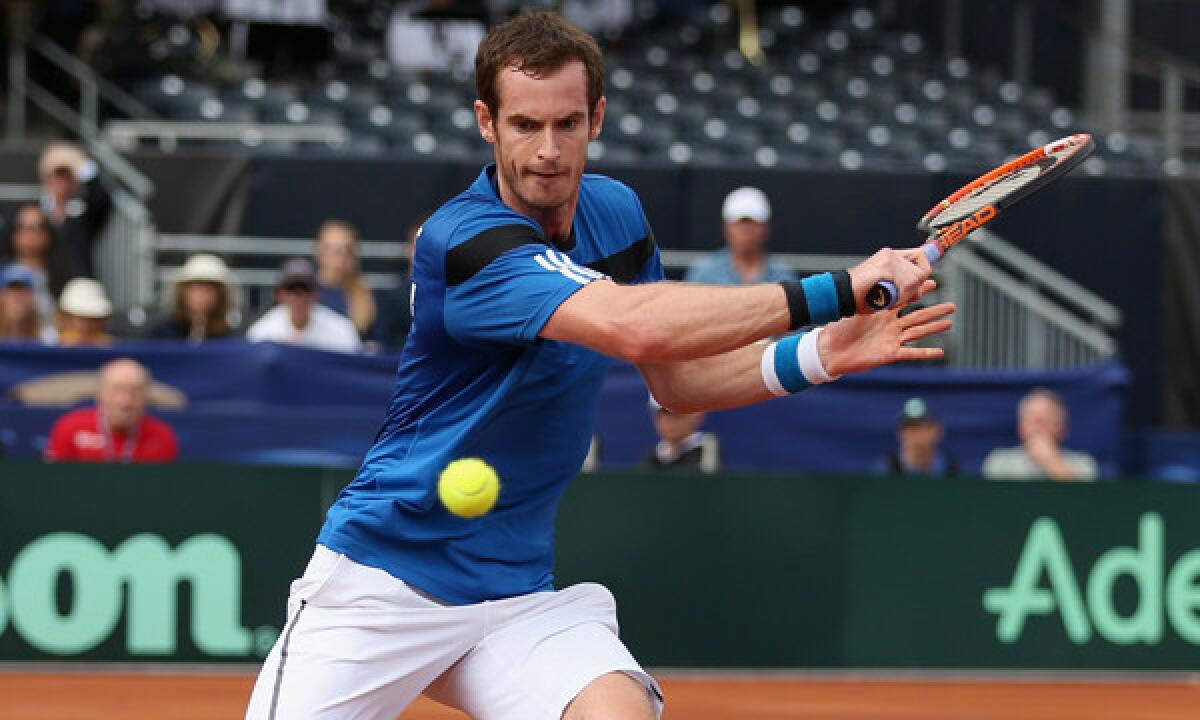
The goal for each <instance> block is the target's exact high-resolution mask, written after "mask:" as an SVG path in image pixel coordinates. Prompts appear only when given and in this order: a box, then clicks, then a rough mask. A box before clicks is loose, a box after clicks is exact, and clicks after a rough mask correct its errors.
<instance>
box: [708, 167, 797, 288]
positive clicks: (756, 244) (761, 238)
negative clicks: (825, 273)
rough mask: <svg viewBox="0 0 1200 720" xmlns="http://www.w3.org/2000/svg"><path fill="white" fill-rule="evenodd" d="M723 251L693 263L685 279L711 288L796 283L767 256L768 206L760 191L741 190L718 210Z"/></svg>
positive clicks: (726, 198) (730, 195)
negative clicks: (712, 286) (766, 283)
mask: <svg viewBox="0 0 1200 720" xmlns="http://www.w3.org/2000/svg"><path fill="white" fill-rule="evenodd" d="M721 217H722V219H723V220H724V225H723V234H724V235H725V248H724V249H723V250H718V251H717V252H715V253H712V254H711V255H707V256H705V257H702V258H700V259H698V260H696V261H695V262H694V263H692V266H691V267H690V268H688V271H687V274H686V275H685V276H684V280H686V281H687V282H699V283H709V284H713V285H748V284H751V283H759V282H783V281H785V280H796V279H797V278H796V274H795V273H794V272H792V271H791V269H790V268H788V267H787V266H786V265H784V264H783V263H781V262H779V261H778V260H775V259H773V258H771V257H770V256H769V255H768V254H767V237H768V236H769V235H770V234H771V226H770V222H771V204H770V203H769V202H767V196H766V195H765V194H764V193H763V191H762V190H759V189H758V188H753V187H740V188H738V189H737V190H734V191H733V192H731V193H729V194H728V195H726V196H725V204H724V205H723V206H722V207H721Z"/></svg>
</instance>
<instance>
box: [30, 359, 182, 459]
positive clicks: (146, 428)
mask: <svg viewBox="0 0 1200 720" xmlns="http://www.w3.org/2000/svg"><path fill="white" fill-rule="evenodd" d="M149 384H150V374H149V373H148V372H147V371H146V368H144V367H142V366H141V364H139V363H138V362H136V361H135V360H131V359H129V358H117V359H116V360H113V361H111V362H109V363H108V364H107V365H105V366H104V367H103V368H101V369H100V382H99V386H98V387H97V389H96V405H95V406H94V407H87V408H80V409H78V410H72V411H71V412H69V413H67V414H66V415H63V416H62V417H61V418H59V419H58V420H57V421H56V422H55V423H54V427H53V428H52V429H51V430H50V442H49V443H48V444H47V445H46V454H45V457H46V460H48V461H51V462H121V463H130V462H139V463H142V462H147V463H148V462H171V461H173V460H175V458H176V456H177V455H178V454H179V443H178V441H177V440H176V439H175V433H174V432H173V431H172V430H171V428H170V426H169V425H167V424H166V423H165V422H163V421H162V420H159V419H157V418H153V417H150V416H149V415H147V414H146V392H147V388H148V386H149Z"/></svg>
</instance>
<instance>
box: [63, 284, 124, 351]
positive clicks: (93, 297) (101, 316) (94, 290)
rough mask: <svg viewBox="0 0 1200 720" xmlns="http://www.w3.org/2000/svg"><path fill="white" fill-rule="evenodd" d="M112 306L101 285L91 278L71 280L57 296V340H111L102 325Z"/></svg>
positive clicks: (76, 342)
mask: <svg viewBox="0 0 1200 720" xmlns="http://www.w3.org/2000/svg"><path fill="white" fill-rule="evenodd" d="M112 310H113V307H112V302H110V301H109V299H108V295H106V294H105V292H104V286H103V285H101V284H100V283H98V282H96V281H95V280H93V279H91V278H83V277H78V278H75V279H73V280H71V281H70V282H68V283H67V286H66V287H65V288H63V291H62V295H61V296H60V297H59V299H58V314H59V332H58V344H59V345H65V346H67V347H73V346H79V345H109V344H111V343H112V341H113V338H112V335H109V334H108V332H107V330H106V327H107V325H108V319H109V317H110V316H112Z"/></svg>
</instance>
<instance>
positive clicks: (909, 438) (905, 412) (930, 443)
mask: <svg viewBox="0 0 1200 720" xmlns="http://www.w3.org/2000/svg"><path fill="white" fill-rule="evenodd" d="M944 437H945V430H944V429H943V428H942V423H941V422H939V421H938V419H937V417H935V416H934V414H933V413H932V412H930V411H929V406H928V405H926V404H925V401H924V400H922V399H921V398H919V397H915V398H909V399H908V402H906V403H904V408H903V409H902V410H901V411H900V419H899V422H898V425H897V427H896V441H897V443H898V448H897V449H896V450H895V451H893V452H890V453H888V455H887V456H886V457H884V458H882V459H880V461H879V462H878V463H876V468H875V469H876V472H879V473H881V474H883V473H886V474H891V475H929V476H942V475H954V474H956V473H957V472H958V463H956V462H955V461H954V458H952V457H950V456H949V455H948V454H946V453H945V452H944V451H943V450H942V449H941V448H940V447H939V445H940V444H941V442H942V439H943V438H944Z"/></svg>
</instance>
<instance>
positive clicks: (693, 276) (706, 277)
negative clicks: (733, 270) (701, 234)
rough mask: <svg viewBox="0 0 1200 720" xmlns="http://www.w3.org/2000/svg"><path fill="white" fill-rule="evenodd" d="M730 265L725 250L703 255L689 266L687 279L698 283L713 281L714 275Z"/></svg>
mask: <svg viewBox="0 0 1200 720" xmlns="http://www.w3.org/2000/svg"><path fill="white" fill-rule="evenodd" d="M728 265H729V260H728V256H727V254H726V252H725V251H724V250H718V251H716V252H712V253H709V254H707V255H701V256H700V257H698V258H696V259H695V260H693V261H692V264H691V265H689V266H688V270H687V279H688V280H692V281H697V282H705V281H711V280H712V278H713V276H714V275H716V274H718V273H719V272H720V271H721V269H722V268H724V267H726V266H728Z"/></svg>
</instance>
